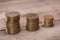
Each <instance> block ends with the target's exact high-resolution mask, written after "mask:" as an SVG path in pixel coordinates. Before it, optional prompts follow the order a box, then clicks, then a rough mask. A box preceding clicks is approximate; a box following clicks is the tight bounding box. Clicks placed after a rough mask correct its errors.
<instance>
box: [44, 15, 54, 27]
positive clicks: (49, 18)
mask: <svg viewBox="0 0 60 40" xmlns="http://www.w3.org/2000/svg"><path fill="white" fill-rule="evenodd" d="M43 19H44V21H43V23H44V24H43V26H45V27H52V26H53V25H54V23H53V20H54V17H53V16H52V15H45V16H43Z"/></svg>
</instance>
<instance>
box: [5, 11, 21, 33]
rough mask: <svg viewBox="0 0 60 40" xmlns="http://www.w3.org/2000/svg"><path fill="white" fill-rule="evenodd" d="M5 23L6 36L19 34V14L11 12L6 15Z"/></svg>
mask: <svg viewBox="0 0 60 40" xmlns="http://www.w3.org/2000/svg"><path fill="white" fill-rule="evenodd" d="M6 17H7V21H6V27H7V33H8V34H17V33H19V32H20V23H19V20H20V13H19V12H16V11H11V12H7V13H6Z"/></svg>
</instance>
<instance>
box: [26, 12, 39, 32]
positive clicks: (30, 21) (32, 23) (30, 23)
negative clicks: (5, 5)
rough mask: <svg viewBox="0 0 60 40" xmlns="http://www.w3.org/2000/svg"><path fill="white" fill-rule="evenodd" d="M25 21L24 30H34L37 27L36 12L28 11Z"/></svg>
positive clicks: (37, 18)
mask: <svg viewBox="0 0 60 40" xmlns="http://www.w3.org/2000/svg"><path fill="white" fill-rule="evenodd" d="M26 19H27V23H26V30H28V31H36V30H38V29H39V17H38V15H37V14H34V13H29V14H27V15H26Z"/></svg>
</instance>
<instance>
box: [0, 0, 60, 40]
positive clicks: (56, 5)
mask: <svg viewBox="0 0 60 40" xmlns="http://www.w3.org/2000/svg"><path fill="white" fill-rule="evenodd" d="M8 11H18V12H20V14H21V20H20V23H21V26H22V29H21V30H22V31H21V32H20V33H19V34H17V35H8V34H5V33H4V32H3V31H0V40H60V21H58V22H56V23H55V25H54V27H52V28H44V27H42V26H41V27H40V29H39V30H38V31H36V32H28V31H26V30H25V25H26V19H25V17H22V16H23V15H25V14H27V13H37V14H39V18H40V21H41V20H42V17H43V15H47V14H49V15H53V16H54V18H55V20H57V19H60V0H0V29H3V28H4V27H6V25H5V22H6V17H5V13H6V12H8Z"/></svg>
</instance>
